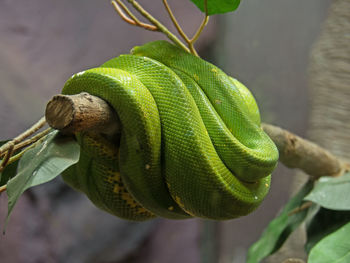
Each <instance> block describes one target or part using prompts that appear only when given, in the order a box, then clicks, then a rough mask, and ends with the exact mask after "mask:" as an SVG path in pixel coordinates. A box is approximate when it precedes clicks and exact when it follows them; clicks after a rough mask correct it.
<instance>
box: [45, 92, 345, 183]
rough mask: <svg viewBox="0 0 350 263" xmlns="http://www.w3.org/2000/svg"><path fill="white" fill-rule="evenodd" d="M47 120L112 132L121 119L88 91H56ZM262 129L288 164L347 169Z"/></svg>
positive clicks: (334, 171)
mask: <svg viewBox="0 0 350 263" xmlns="http://www.w3.org/2000/svg"><path fill="white" fill-rule="evenodd" d="M46 120H47V122H48V124H49V125H50V126H51V127H52V128H54V129H58V130H61V131H63V132H66V133H72V132H80V131H94V132H96V131H98V132H101V133H104V134H113V133H115V132H117V131H118V130H119V127H120V123H119V120H118V118H117V116H116V113H115V112H114V110H113V109H112V108H111V107H110V106H109V105H108V103H106V102H105V101H104V100H102V99H100V98H98V97H95V96H92V95H90V94H88V93H81V94H78V95H70V96H69V95H57V96H54V97H53V99H52V100H51V101H50V102H49V103H48V104H47V108H46ZM262 126H263V129H264V131H265V132H266V133H267V134H268V135H269V136H270V137H271V139H272V140H273V141H274V142H275V144H276V145H277V148H278V150H279V153H280V161H281V162H282V163H283V164H284V165H286V166H287V167H289V168H299V169H301V170H303V171H304V172H306V173H307V174H309V175H310V176H312V177H313V178H315V179H317V178H319V177H320V176H337V175H340V174H341V173H342V172H343V171H344V169H347V168H346V167H345V165H344V163H343V162H342V161H340V160H339V159H338V158H337V157H335V156H334V155H332V154H331V153H330V152H328V151H327V150H325V149H323V148H321V147H320V146H318V145H316V144H314V143H312V142H310V141H308V140H305V139H302V138H300V137H299V136H297V135H295V134H292V133H290V132H288V131H286V130H283V129H281V128H279V127H276V126H273V125H269V124H263V125H262Z"/></svg>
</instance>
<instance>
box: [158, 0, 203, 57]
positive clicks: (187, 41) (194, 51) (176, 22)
mask: <svg viewBox="0 0 350 263" xmlns="http://www.w3.org/2000/svg"><path fill="white" fill-rule="evenodd" d="M163 4H164V6H165V9H166V11H167V12H168V14H169V16H170V19H171V21H172V22H173V24H174V26H175V28H176V30H177V32H179V34H180V36H181V37H182V38H183V39H184V40H185V42H186V43H187V45H188V48H189V50H190V52H191V53H192V54H193V55H195V56H197V57H198V53H197V51H196V49H195V48H194V43H195V42H196V41H197V40H198V38H199V36H200V35H201V33H202V31H203V29H204V27H205V26H206V25H207V24H208V21H209V16H208V6H207V0H205V1H204V8H205V17H204V19H203V21H202V23H201V25H200V26H199V28H198V29H197V32H196V33H195V34H194V35H193V37H192V38H191V39H189V38H188V36H187V35H186V34H185V32H184V31H183V30H182V28H181V26H180V24H179V22H178V21H177V20H176V18H175V16H174V13H173V12H172V11H171V8H170V6H169V4H168V2H167V0H163Z"/></svg>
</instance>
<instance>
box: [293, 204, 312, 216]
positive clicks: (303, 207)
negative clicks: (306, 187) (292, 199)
mask: <svg viewBox="0 0 350 263" xmlns="http://www.w3.org/2000/svg"><path fill="white" fill-rule="evenodd" d="M312 204H313V202H311V201H307V202H305V203H303V204H302V205H301V206H299V207H297V208H295V209H293V210H292V211H290V212H289V213H288V216H291V215H294V214H297V213H300V212H301V211H304V210H306V209H308V208H309V207H311V206H312Z"/></svg>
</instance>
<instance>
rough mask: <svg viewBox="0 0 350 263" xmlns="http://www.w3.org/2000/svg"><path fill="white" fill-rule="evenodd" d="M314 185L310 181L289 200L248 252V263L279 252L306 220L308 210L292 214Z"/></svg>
mask: <svg viewBox="0 0 350 263" xmlns="http://www.w3.org/2000/svg"><path fill="white" fill-rule="evenodd" d="M312 187H313V183H312V182H311V181H309V182H308V183H306V184H305V185H304V186H303V187H302V188H301V189H300V191H299V192H298V193H297V194H296V195H295V196H294V197H293V198H291V199H290V200H289V202H288V203H287V204H286V206H285V207H284V208H283V210H282V212H281V214H280V215H279V216H277V217H276V218H275V219H273V220H272V221H271V222H270V224H269V225H268V227H267V228H266V229H265V230H264V232H263V234H262V235H261V237H260V239H259V240H258V241H257V242H255V243H254V244H253V245H252V246H251V247H250V248H249V250H248V258H247V263H258V262H261V261H262V259H264V258H265V257H267V256H269V255H271V254H272V253H274V252H275V251H277V250H278V249H279V248H280V247H281V246H282V245H283V243H284V242H285V241H286V239H287V238H288V236H289V235H290V234H291V233H292V232H293V231H294V230H295V229H296V228H297V227H298V226H299V225H300V224H301V223H302V222H303V221H304V220H305V218H306V216H307V209H305V210H302V211H299V212H296V213H291V212H292V211H293V210H295V209H297V208H299V207H300V206H301V205H302V203H303V199H304V197H305V196H306V195H307V194H308V193H309V192H310V191H311V189H312Z"/></svg>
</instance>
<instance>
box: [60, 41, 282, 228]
mask: <svg viewBox="0 0 350 263" xmlns="http://www.w3.org/2000/svg"><path fill="white" fill-rule="evenodd" d="M83 91H84V92H88V93H90V94H92V95H95V96H98V97H101V98H102V99H104V100H106V101H107V102H108V103H109V104H110V105H111V106H112V107H113V108H114V110H115V111H116V113H117V115H118V117H119V119H120V122H121V127H122V128H121V133H120V134H117V135H116V136H115V138H113V139H110V138H105V137H104V136H102V135H98V134H91V133H80V134H77V140H78V142H79V144H80V145H81V156H80V160H79V162H78V163H77V164H76V165H74V166H72V167H71V168H69V169H68V170H67V171H66V172H64V174H63V178H64V180H65V181H66V182H67V183H68V184H69V185H71V186H72V187H73V188H75V189H77V190H80V191H82V192H84V193H85V194H86V195H87V196H88V197H89V198H90V199H91V201H92V202H93V203H94V204H95V205H97V206H98V207H100V208H102V209H104V210H106V211H107V212H109V213H112V214H114V215H116V216H118V217H121V218H125V219H130V220H138V221H141V220H146V219H150V218H153V217H155V216H160V217H165V218H171V219H183V218H189V217H194V216H195V217H202V218H210V219H217V220H221V219H231V218H235V217H239V216H242V215H246V214H248V213H250V212H251V211H253V210H254V209H255V208H256V207H257V206H258V205H259V204H260V203H261V201H262V200H263V199H264V197H265V195H266V194H267V192H268V190H269V186H270V174H271V172H272V171H273V169H274V168H275V166H276V163H277V159H278V151H277V149H276V146H275V145H274V143H273V142H272V141H271V139H270V138H269V137H268V136H267V135H266V134H265V133H264V132H263V130H262V129H261V127H260V115H259V111H258V107H257V105H256V102H255V100H254V98H253V96H252V95H251V93H250V92H249V90H248V89H247V88H246V87H245V86H244V85H243V84H241V83H240V82H238V81H237V80H235V79H233V78H231V77H229V76H227V75H226V74H225V73H224V72H223V71H222V70H220V69H219V68H217V67H216V66H214V65H212V64H210V63H208V62H206V61H204V60H202V59H200V58H198V57H195V56H193V55H191V54H189V53H187V52H185V51H183V50H181V49H180V48H178V47H176V46H174V45H172V44H170V43H168V42H166V41H156V42H151V43H148V44H145V45H144V46H140V47H135V48H134V49H133V50H132V54H131V55H121V56H119V57H117V58H113V59H111V60H109V61H107V62H106V63H104V64H103V65H101V66H100V67H97V68H93V69H89V70H86V71H84V72H80V73H78V74H75V75H73V76H72V77H71V78H70V79H69V80H68V81H67V82H66V84H65V86H64V88H63V91H62V93H64V94H77V93H80V92H83Z"/></svg>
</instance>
